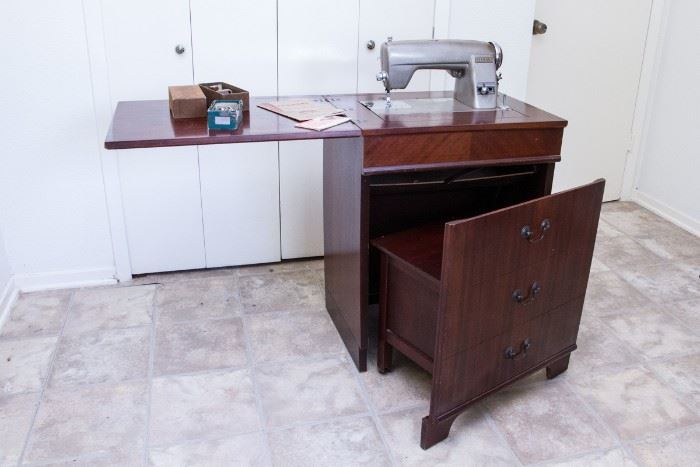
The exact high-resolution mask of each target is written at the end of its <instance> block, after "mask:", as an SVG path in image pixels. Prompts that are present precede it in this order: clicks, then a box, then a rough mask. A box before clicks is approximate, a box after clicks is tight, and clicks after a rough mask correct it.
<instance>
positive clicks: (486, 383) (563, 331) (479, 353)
mask: <svg viewBox="0 0 700 467" xmlns="http://www.w3.org/2000/svg"><path fill="white" fill-rule="evenodd" d="M582 308H583V297H580V298H578V299H576V300H573V301H570V302H568V303H566V304H564V305H562V306H560V307H558V308H556V309H554V310H552V311H550V312H548V313H545V314H544V315H542V316H540V317H537V318H535V319H532V320H530V321H528V322H527V323H524V324H523V325H522V326H519V327H514V328H513V329H512V330H510V331H509V332H506V333H504V334H501V335H498V336H496V337H492V338H491V339H488V340H486V341H484V342H482V343H481V344H479V345H478V346H476V347H474V348H471V349H469V350H463V351H460V352H458V353H456V354H454V355H452V356H450V357H448V358H445V359H444V360H443V361H442V364H441V372H440V385H441V387H442V389H443V390H444V391H445V392H443V394H444V396H446V398H444V399H442V400H441V401H440V402H443V403H444V404H445V405H444V407H442V408H443V409H445V411H447V410H449V409H450V408H452V407H454V406H455V405H456V404H459V403H464V402H468V401H470V400H472V399H474V398H476V397H478V396H480V395H481V394H483V393H485V392H488V391H490V390H492V389H496V388H497V387H499V386H501V385H504V384H506V383H508V382H510V381H511V380H513V379H515V378H517V377H518V376H520V375H521V374H523V373H525V372H527V371H528V370H530V369H532V368H534V367H536V366H538V365H540V364H542V363H543V362H544V361H545V360H546V359H548V358H551V357H552V356H555V355H556V354H558V353H560V352H562V351H565V350H567V349H568V350H573V348H574V346H575V345H576V335H577V333H578V326H579V321H580V318H581V309H582ZM524 343H527V348H525V345H524ZM509 349H510V350H511V355H510V356H508V355H507V352H508V350H509Z"/></svg>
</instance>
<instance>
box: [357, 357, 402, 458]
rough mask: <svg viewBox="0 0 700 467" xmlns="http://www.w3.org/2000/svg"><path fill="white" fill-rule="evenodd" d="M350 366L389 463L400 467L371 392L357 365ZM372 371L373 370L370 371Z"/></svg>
mask: <svg viewBox="0 0 700 467" xmlns="http://www.w3.org/2000/svg"><path fill="white" fill-rule="evenodd" d="M347 364H348V365H350V366H351V368H350V372H351V373H352V374H353V376H354V378H355V382H356V383H357V385H358V386H359V388H360V396H361V397H362V400H363V401H364V403H365V405H366V406H367V408H368V409H369V415H370V417H371V419H372V421H373V422H374V425H375V427H376V428H377V433H379V439H380V440H381V442H382V445H383V446H384V451H385V452H386V453H387V456H388V457H389V461H390V462H391V465H393V466H398V465H400V464H399V462H398V460H397V459H396V456H395V455H394V451H393V450H392V449H391V444H390V443H389V434H388V433H387V432H386V430H385V429H384V425H383V424H382V423H381V420H380V419H379V415H378V413H377V410H376V409H375V407H374V404H373V402H372V399H371V397H370V396H369V391H368V390H367V386H365V383H364V381H363V380H362V375H361V373H360V372H359V371H357V368H355V365H354V364H352V363H347ZM368 371H371V370H368Z"/></svg>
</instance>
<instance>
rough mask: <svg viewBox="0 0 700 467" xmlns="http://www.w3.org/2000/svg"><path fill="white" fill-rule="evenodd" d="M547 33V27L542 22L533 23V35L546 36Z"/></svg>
mask: <svg viewBox="0 0 700 467" xmlns="http://www.w3.org/2000/svg"><path fill="white" fill-rule="evenodd" d="M546 33H547V25H546V24H545V23H543V22H542V21H540V20H537V19H536V20H535V21H534V23H532V34H534V35H538V34H546Z"/></svg>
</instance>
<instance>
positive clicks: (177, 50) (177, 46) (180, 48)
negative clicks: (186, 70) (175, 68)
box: [175, 44, 185, 55]
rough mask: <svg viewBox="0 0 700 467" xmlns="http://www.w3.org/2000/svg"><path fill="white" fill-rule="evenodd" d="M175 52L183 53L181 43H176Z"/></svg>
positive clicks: (183, 48)
mask: <svg viewBox="0 0 700 467" xmlns="http://www.w3.org/2000/svg"><path fill="white" fill-rule="evenodd" d="M175 53H176V54H178V55H182V54H184V53H185V46H184V45H182V44H178V45H176V46H175Z"/></svg>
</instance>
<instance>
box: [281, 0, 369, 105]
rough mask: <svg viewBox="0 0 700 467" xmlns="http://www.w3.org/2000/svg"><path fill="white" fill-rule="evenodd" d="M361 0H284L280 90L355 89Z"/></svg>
mask: <svg viewBox="0 0 700 467" xmlns="http://www.w3.org/2000/svg"><path fill="white" fill-rule="evenodd" d="M358 1H359V0H324V1H319V0H279V7H278V8H279V13H278V18H279V19H278V21H279V33H278V34H279V37H278V43H279V93H280V95H289V94H331V93H354V92H355V91H356V89H357V23H358V14H359V4H358Z"/></svg>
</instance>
